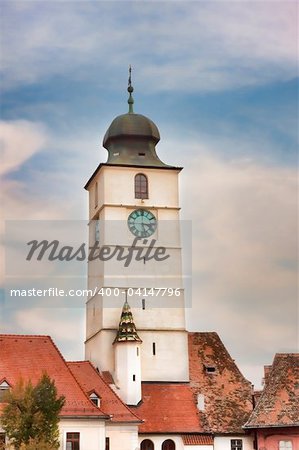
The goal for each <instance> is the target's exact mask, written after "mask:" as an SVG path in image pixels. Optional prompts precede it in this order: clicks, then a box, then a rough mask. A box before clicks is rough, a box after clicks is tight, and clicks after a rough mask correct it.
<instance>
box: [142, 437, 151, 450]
mask: <svg viewBox="0 0 299 450" xmlns="http://www.w3.org/2000/svg"><path fill="white" fill-rule="evenodd" d="M140 450H154V444H153V442H152V441H151V440H150V439H144V441H142V442H141V446H140Z"/></svg>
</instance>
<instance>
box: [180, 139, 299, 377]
mask: <svg viewBox="0 0 299 450" xmlns="http://www.w3.org/2000/svg"><path fill="white" fill-rule="evenodd" d="M194 146H195V147H196V148H197V156H194V157H193V159H192V161H190V162H189V164H188V166H189V168H187V169H186V173H185V174H184V175H183V192H182V195H183V202H182V203H183V205H184V218H190V219H192V222H193V241H192V249H193V304H192V310H191V311H188V310H187V315H188V319H189V320H188V323H189V327H190V328H192V329H198V328H200V329H207V330H211V329H212V330H216V331H218V332H219V333H220V335H221V336H222V337H223V338H224V341H225V342H226V341H227V342H229V350H230V351H232V352H233V354H234V355H236V357H237V359H238V360H239V362H240V364H241V367H242V365H243V364H245V363H246V364H247V366H248V361H249V360H252V361H255V362H256V361H260V362H261V364H263V363H264V362H265V363H268V362H269V359H270V360H271V358H272V357H273V353H274V352H276V351H296V350H297V349H298V344H299V342H298V326H299V324H298V300H297V299H298V288H297V248H298V247H297V229H298V228H297V227H298V224H297V172H296V170H295V169H291V168H282V167H277V166H265V165H261V164H259V163H257V161H254V160H249V161H248V160H246V159H245V160H244V159H240V160H239V161H238V160H237V159H234V160H232V159H230V158H229V157H228V158H227V159H225V158H224V157H223V156H222V157H221V156H219V155H217V153H216V152H215V151H214V149H213V148H211V147H209V146H206V145H203V146H198V145H196V144H194ZM191 147H192V145H191V144H190V143H189V145H188V148H189V149H190V148H191ZM190 193H196V194H195V195H196V201H195V202H194V194H193V195H192V196H191V195H190ZM211 311H213V314H211ZM265 360H266V361H265ZM259 376H260V375H259ZM255 382H257V381H256V379H255Z"/></svg>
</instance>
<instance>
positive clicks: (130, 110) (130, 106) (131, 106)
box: [128, 64, 134, 114]
mask: <svg viewBox="0 0 299 450" xmlns="http://www.w3.org/2000/svg"><path fill="white" fill-rule="evenodd" d="M131 76H132V67H131V64H130V66H129V80H128V92H129V98H128V103H129V113H131V114H132V113H134V111H133V104H134V99H133V97H132V92H133V91H134V88H133V86H132V77H131Z"/></svg>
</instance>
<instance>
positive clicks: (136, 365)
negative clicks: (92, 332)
mask: <svg viewBox="0 0 299 450" xmlns="http://www.w3.org/2000/svg"><path fill="white" fill-rule="evenodd" d="M141 343H142V341H141V339H140V337H139V336H138V334H137V330H136V326H135V324H134V320H133V315H132V312H131V309H130V306H129V304H128V302H127V300H126V301H125V303H124V306H123V309H122V313H121V316H120V321H119V328H118V331H117V335H116V337H115V339H114V342H113V345H114V352H115V353H114V355H115V376H114V380H115V384H116V386H117V387H118V388H119V392H118V394H119V396H120V397H121V399H122V400H123V401H124V402H125V403H126V404H127V405H137V404H138V403H139V402H140V400H141V358H140V351H141V348H140V346H141Z"/></svg>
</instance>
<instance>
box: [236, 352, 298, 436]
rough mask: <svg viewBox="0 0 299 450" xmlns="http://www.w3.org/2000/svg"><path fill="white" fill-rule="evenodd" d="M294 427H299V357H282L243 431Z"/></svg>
mask: <svg viewBox="0 0 299 450" xmlns="http://www.w3.org/2000/svg"><path fill="white" fill-rule="evenodd" d="M291 426H297V427H298V426H299V353H279V354H276V356H275V358H274V361H273V365H272V368H271V370H270V371H269V373H268V375H267V379H266V385H265V387H264V390H263V392H262V394H261V396H260V398H259V400H258V402H257V405H256V407H255V409H254V411H253V413H252V414H251V416H250V418H249V420H248V422H247V423H246V425H245V427H244V428H268V427H291Z"/></svg>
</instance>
